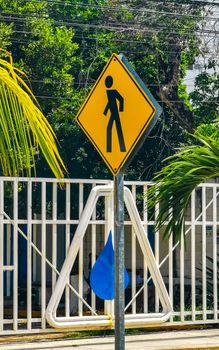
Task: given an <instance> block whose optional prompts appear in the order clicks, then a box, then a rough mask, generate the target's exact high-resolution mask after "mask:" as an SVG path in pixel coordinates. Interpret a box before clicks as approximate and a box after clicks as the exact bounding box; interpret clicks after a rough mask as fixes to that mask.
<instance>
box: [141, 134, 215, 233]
mask: <svg viewBox="0 0 219 350" xmlns="http://www.w3.org/2000/svg"><path fill="white" fill-rule="evenodd" d="M193 137H194V138H195V140H196V141H198V144H199V145H197V144H196V145H195V146H187V147H184V148H181V149H180V150H179V151H178V153H177V154H175V155H174V156H171V157H169V158H167V159H166V160H168V162H169V164H168V165H166V166H165V167H164V168H163V169H161V170H160V171H159V172H158V173H157V174H156V176H155V178H154V181H155V185H153V186H152V187H151V188H150V190H149V195H148V198H149V199H148V207H149V210H151V209H152V208H154V206H155V204H156V203H160V204H159V212H158V213H157V218H156V223H155V229H156V230H157V229H159V228H160V227H161V226H162V225H164V224H165V231H164V237H168V236H169V235H170V234H171V233H173V234H174V236H175V239H176V240H179V239H180V237H181V234H182V228H184V215H185V211H186V208H187V205H188V203H189V198H190V195H191V193H192V191H193V190H194V189H195V187H196V186H197V185H199V184H200V183H202V182H205V181H206V180H208V179H209V178H212V177H216V176H219V142H218V137H215V135H212V136H206V135H203V134H201V133H196V134H195V135H193ZM183 232H184V231H183Z"/></svg>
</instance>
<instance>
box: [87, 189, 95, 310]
mask: <svg viewBox="0 0 219 350" xmlns="http://www.w3.org/2000/svg"><path fill="white" fill-rule="evenodd" d="M95 186H96V183H94V184H93V185H92V188H93V187H95ZM92 220H93V221H96V207H95V209H94V211H93V214H92ZM96 228H97V226H96V225H95V224H92V226H91V235H92V236H91V256H90V259H91V261H89V264H90V266H88V267H89V277H90V271H91V268H92V267H93V266H94V264H95V262H96V254H97V249H96V243H97V236H96V232H97V230H96ZM91 307H92V309H94V310H96V295H95V294H94V292H93V291H91Z"/></svg>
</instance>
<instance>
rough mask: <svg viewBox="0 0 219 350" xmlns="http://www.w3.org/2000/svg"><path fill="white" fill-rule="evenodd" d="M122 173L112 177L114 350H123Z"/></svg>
mask: <svg viewBox="0 0 219 350" xmlns="http://www.w3.org/2000/svg"><path fill="white" fill-rule="evenodd" d="M123 179H124V175H123V172H122V171H120V172H119V174H118V175H116V176H115V177H114V237H115V238H114V251H115V350H124V349H125V313H124V309H125V292H124V195H123V191H124V189H123Z"/></svg>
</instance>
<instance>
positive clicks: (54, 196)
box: [52, 182, 57, 291]
mask: <svg viewBox="0 0 219 350" xmlns="http://www.w3.org/2000/svg"><path fill="white" fill-rule="evenodd" d="M52 220H53V224H52V264H53V266H54V267H55V268H56V265H57V183H55V182H54V183H53V184H52ZM55 283H56V273H55V271H54V270H53V271H52V291H53V290H54V286H55Z"/></svg>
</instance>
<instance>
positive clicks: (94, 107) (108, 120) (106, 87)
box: [76, 54, 161, 176]
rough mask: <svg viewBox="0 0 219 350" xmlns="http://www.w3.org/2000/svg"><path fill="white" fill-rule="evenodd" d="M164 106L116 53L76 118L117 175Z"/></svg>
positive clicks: (122, 57)
mask: <svg viewBox="0 0 219 350" xmlns="http://www.w3.org/2000/svg"><path fill="white" fill-rule="evenodd" d="M160 114H161V107H160V106H159V104H158V103H157V102H156V100H155V99H154V97H153V96H152V94H151V93H150V92H149V91H148V89H147V88H146V87H145V85H144V83H143V82H142V80H141V79H140V78H139V76H138V75H137V73H136V72H135V71H134V70H133V68H132V67H131V66H130V65H129V63H128V62H127V60H126V59H125V57H124V56H123V55H116V54H113V55H112V56H111V58H110V60H109V61H108V63H107V64H106V66H105V68H104V69H103V71H102V73H101V74H100V76H99V78H98V79H97V81H96V83H95V84H94V86H93V88H92V89H91V91H90V93H89V95H88V97H87V99H86V100H85V102H84V104H83V105H82V107H81V109H80V111H79V112H78V114H77V116H76V122H77V123H78V124H79V125H80V127H81V128H82V129H83V131H84V132H85V134H86V135H87V137H88V138H89V139H90V141H91V142H92V143H93V145H94V147H95V148H96V149H97V151H98V152H99V154H100V155H101V157H102V158H103V159H104V161H105V163H106V164H107V166H108V167H109V169H110V171H111V172H112V174H113V175H114V176H116V175H117V174H118V172H119V171H120V170H121V169H123V168H124V166H125V164H126V165H127V164H128V163H129V162H130V160H131V159H132V158H133V156H134V155H135V154H136V152H137V150H138V149H139V147H140V146H141V145H142V142H143V141H144V139H145V137H146V136H147V135H148V133H149V132H150V130H151V129H152V127H153V126H154V124H155V122H156V120H157V118H158V117H159V115H160Z"/></svg>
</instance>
